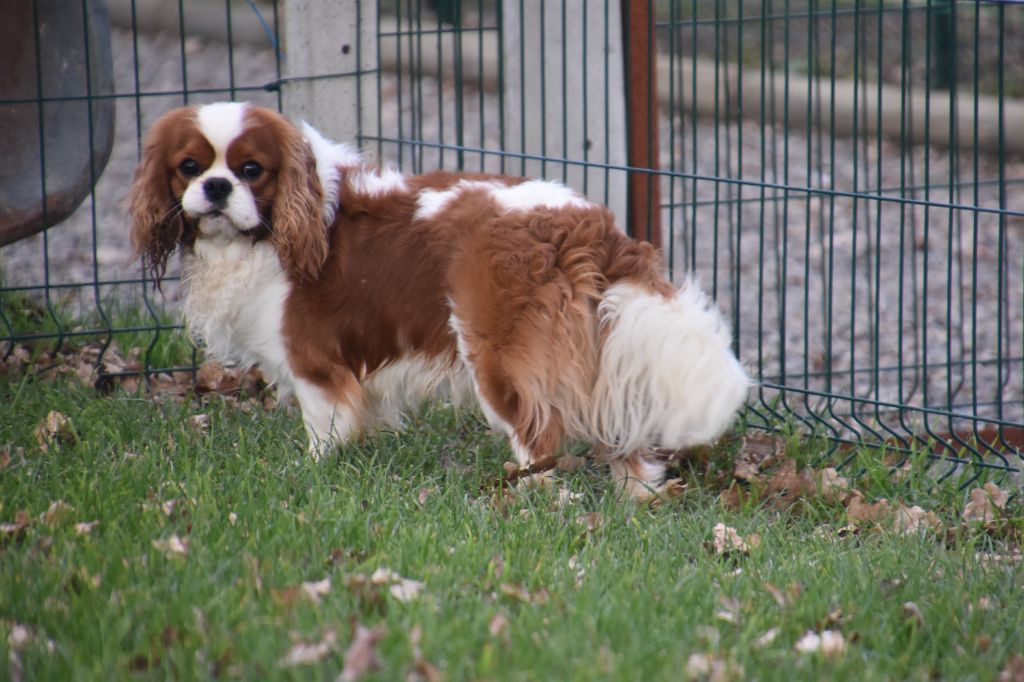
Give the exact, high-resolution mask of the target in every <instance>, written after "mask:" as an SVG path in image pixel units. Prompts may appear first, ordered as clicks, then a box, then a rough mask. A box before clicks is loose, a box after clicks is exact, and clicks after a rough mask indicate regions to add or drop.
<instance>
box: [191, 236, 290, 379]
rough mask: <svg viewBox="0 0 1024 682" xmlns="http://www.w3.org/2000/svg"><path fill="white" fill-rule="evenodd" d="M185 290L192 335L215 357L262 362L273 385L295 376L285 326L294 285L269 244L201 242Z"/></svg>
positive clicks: (244, 363)
mask: <svg viewBox="0 0 1024 682" xmlns="http://www.w3.org/2000/svg"><path fill="white" fill-rule="evenodd" d="M182 287H183V290H184V292H185V296H184V313H185V320H186V323H187V325H188V330H189V333H190V334H191V335H192V337H193V339H194V340H195V341H196V342H198V343H200V344H202V345H203V346H204V347H205V349H206V352H207V355H208V356H209V357H210V358H211V359H214V360H217V361H218V362H222V363H228V364H239V365H242V366H252V365H256V364H258V365H260V368H261V369H262V370H263V372H264V373H265V374H266V375H268V378H269V379H271V380H272V381H277V380H280V379H282V378H285V377H286V376H288V375H289V374H290V372H289V370H288V360H287V352H286V348H285V343H284V337H283V334H282V322H283V318H284V304H285V300H286V299H287V298H288V293H289V291H290V288H291V285H290V283H289V282H288V278H287V277H286V276H285V274H284V271H283V270H282V269H281V264H280V261H279V260H278V258H277V254H276V253H275V252H274V249H273V247H272V246H271V245H270V244H269V243H264V242H258V243H256V244H252V243H251V242H249V241H248V240H230V241H229V240H221V239H200V240H198V241H197V242H196V244H195V252H194V253H192V254H189V255H187V256H186V258H185V262H184V267H183V274H182Z"/></svg>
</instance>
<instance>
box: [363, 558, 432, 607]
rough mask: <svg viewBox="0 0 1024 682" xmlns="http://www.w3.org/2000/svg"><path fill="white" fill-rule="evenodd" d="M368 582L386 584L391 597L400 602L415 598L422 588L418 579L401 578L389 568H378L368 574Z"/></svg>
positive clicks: (378, 584)
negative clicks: (371, 573)
mask: <svg viewBox="0 0 1024 682" xmlns="http://www.w3.org/2000/svg"><path fill="white" fill-rule="evenodd" d="M370 583H371V584H372V585H377V586H387V588H388V592H389V593H390V594H391V596H392V597H394V598H395V599H397V600H398V601H400V602H403V603H404V602H410V601H412V600H413V599H416V598H417V597H418V596H419V595H420V592H421V591H422V590H423V587H424V585H423V583H421V582H420V581H418V580H411V579H409V578H403V577H402V576H400V575H399V574H397V573H395V572H394V571H392V570H391V569H390V568H383V567H382V568H378V569H377V570H376V571H374V572H373V575H371V576H370Z"/></svg>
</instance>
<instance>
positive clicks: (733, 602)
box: [715, 594, 743, 623]
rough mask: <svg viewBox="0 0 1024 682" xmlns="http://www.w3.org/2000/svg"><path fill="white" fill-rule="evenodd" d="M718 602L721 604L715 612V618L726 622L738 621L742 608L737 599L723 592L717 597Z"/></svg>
mask: <svg viewBox="0 0 1024 682" xmlns="http://www.w3.org/2000/svg"><path fill="white" fill-rule="evenodd" d="M718 603H719V604H720V605H721V606H722V608H720V609H719V610H718V611H717V612H716V613H715V618H717V619H718V620H722V621H725V622H726V623H739V622H740V612H741V611H742V610H743V607H742V605H741V604H740V601H739V599H736V598H735V597H727V596H725V595H724V594H723V595H720V596H719V597H718Z"/></svg>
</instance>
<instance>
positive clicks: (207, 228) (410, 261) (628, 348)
mask: <svg viewBox="0 0 1024 682" xmlns="http://www.w3.org/2000/svg"><path fill="white" fill-rule="evenodd" d="M129 206H130V209H129V210H130V213H131V217H132V221H133V227H132V242H133V245H134V246H135V248H136V250H137V252H138V253H139V254H140V255H141V258H142V261H143V267H144V268H145V270H146V271H147V272H148V273H149V274H151V275H152V276H153V277H154V278H155V279H156V281H157V282H159V281H160V278H161V277H162V276H163V275H164V273H165V270H166V266H167V261H168V259H169V258H170V256H171V255H172V254H173V253H174V252H175V251H177V250H179V249H180V251H181V254H182V289H183V310H184V315H185V318H186V320H187V327H188V329H189V331H190V333H191V335H192V336H193V337H194V338H195V339H197V341H199V342H201V343H202V344H203V345H204V346H205V348H206V352H207V354H208V355H209V356H210V357H211V358H213V359H216V360H219V361H221V362H225V363H232V364H237V365H242V366H251V365H259V368H260V369H261V370H262V372H263V373H264V374H265V375H266V376H267V377H268V378H269V379H270V380H271V381H272V382H274V383H276V384H277V385H278V386H279V388H280V389H282V390H283V391H286V392H291V393H292V394H294V396H295V398H296V399H297V401H298V404H299V406H300V408H301V410H302V419H303V421H304V423H305V426H306V431H307V433H308V436H309V448H310V452H311V454H312V455H313V457H319V456H320V455H321V454H323V453H324V452H325V451H326V450H328V449H329V448H331V447H333V446H335V445H336V444H338V443H344V442H347V441H349V440H351V439H353V438H355V437H358V436H359V435H360V434H361V433H363V432H364V431H365V430H367V429H369V428H372V427H374V426H380V425H391V424H396V423H397V422H398V421H399V420H400V416H401V411H402V409H403V408H405V407H408V406H413V405H416V404H417V403H419V402H420V401H422V400H423V399H424V398H425V397H426V396H427V395H428V394H429V393H431V392H433V391H436V390H438V389H442V388H444V387H447V389H446V390H449V391H451V393H452V394H458V393H460V392H465V393H468V394H472V395H475V396H476V398H477V400H478V401H479V404H480V407H481V409H482V411H483V413H484V415H485V416H486V418H487V420H488V421H489V422H490V423H491V425H492V426H493V427H494V428H496V429H498V430H500V431H502V432H504V433H506V434H507V435H508V437H509V440H510V442H511V448H512V452H513V453H514V454H515V457H516V458H517V459H518V461H519V464H520V465H521V466H522V467H524V468H526V467H528V466H531V465H532V466H533V468H534V469H536V468H539V467H540V466H542V465H544V464H546V463H548V462H550V461H551V460H552V459H553V458H554V457H555V456H556V455H557V453H558V450H559V448H560V446H561V445H562V443H563V442H564V441H566V440H567V439H576V440H582V441H586V442H588V443H590V444H592V446H593V448H594V454H595V455H597V456H599V457H601V458H602V459H604V460H606V461H607V462H608V463H609V464H610V467H611V472H612V476H613V478H614V479H615V480H616V481H618V482H619V483H620V484H621V485H622V486H623V487H624V488H625V489H626V490H628V491H629V492H631V493H633V494H636V495H639V496H646V495H648V494H650V493H651V492H653V491H655V490H657V489H658V487H659V486H660V485H662V483H663V480H664V475H665V466H664V464H663V462H662V461H661V460H660V459H659V458H658V457H656V456H655V455H654V450H655V449H657V448H668V449H678V448H684V447H688V446H692V445H696V444H699V443H706V442H708V441H711V440H713V439H715V438H716V437H718V436H719V435H720V434H721V433H722V432H723V431H724V430H725V429H727V428H728V427H729V426H730V424H731V422H732V421H733V419H734V417H735V416H736V413H737V411H738V410H739V408H740V407H741V405H742V403H743V401H744V399H745V397H746V395H747V390H748V387H749V386H750V380H749V379H748V377H747V375H746V373H745V372H744V370H743V368H742V367H741V366H740V363H739V362H738V361H737V359H736V357H735V356H734V355H733V353H732V351H731V350H730V338H731V336H730V332H729V329H728V326H727V324H726V323H725V321H724V320H723V319H722V316H721V315H720V314H719V312H718V311H717V310H716V309H715V308H714V307H713V306H712V303H711V302H710V301H709V300H708V298H707V297H706V296H705V295H704V293H702V292H701V291H700V289H699V288H698V287H697V286H696V285H695V284H694V283H692V282H688V283H686V284H684V285H683V286H682V288H680V289H676V287H674V286H673V285H672V284H670V283H669V281H668V280H667V279H666V277H665V274H664V272H665V267H664V264H663V262H662V259H661V257H660V255H659V253H658V252H657V251H656V250H655V249H654V247H652V246H651V245H650V244H647V243H641V242H637V241H634V240H633V239H630V238H629V237H627V236H626V235H625V234H624V233H623V232H622V231H621V230H620V229H619V228H618V227H617V226H616V224H615V220H614V217H613V216H612V213H611V212H610V211H609V210H608V209H606V208H604V207H603V206H600V205H598V204H595V203H592V202H591V201H589V200H587V199H586V198H585V197H583V196H581V195H579V194H577V193H576V192H575V191H573V190H571V189H569V188H567V187H565V186H563V185H561V184H558V183H555V182H549V181H543V180H530V179H526V178H518V177H505V176H498V175H485V174H475V173H453V172H449V171H435V172H431V173H426V174H423V175H405V174H402V173H400V172H398V171H395V170H389V169H384V168H379V167H377V166H374V165H372V164H370V163H368V162H367V161H366V160H364V159H363V158H362V157H361V156H360V155H359V154H358V153H357V152H356V151H354V150H353V149H352V148H350V147H348V146H346V145H335V144H333V143H332V142H330V141H328V140H326V139H324V137H322V136H321V135H320V134H319V133H318V132H317V131H316V130H314V129H313V128H312V127H311V126H309V125H307V124H303V125H302V126H301V127H296V126H293V125H292V124H291V123H289V122H288V121H287V120H286V119H285V118H283V117H282V116H281V115H279V114H277V113H276V112H274V111H271V110H268V109H263V108H258V107H255V106H252V105H248V104H244V103H236V102H226V103H219V104H207V105H201V106H195V107H188V108H182V109H176V110H174V111H171V112H170V113H167V114H165V115H164V116H163V117H162V118H160V119H159V120H158V121H157V122H156V124H155V125H154V126H153V128H152V130H151V131H150V133H149V135H148V136H147V138H146V141H145V148H144V152H143V157H142V161H141V163H140V165H139V168H138V170H137V172H136V177H135V182H134V186H133V187H132V189H131V196H130V199H129Z"/></svg>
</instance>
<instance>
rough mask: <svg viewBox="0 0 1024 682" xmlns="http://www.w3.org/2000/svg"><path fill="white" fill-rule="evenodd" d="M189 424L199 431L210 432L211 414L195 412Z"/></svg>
mask: <svg viewBox="0 0 1024 682" xmlns="http://www.w3.org/2000/svg"><path fill="white" fill-rule="evenodd" d="M188 425H189V428H191V429H192V430H193V431H195V432H197V433H202V434H205V433H208V432H209V430H210V415H208V414H194V415H192V416H191V417H189V418H188Z"/></svg>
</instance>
